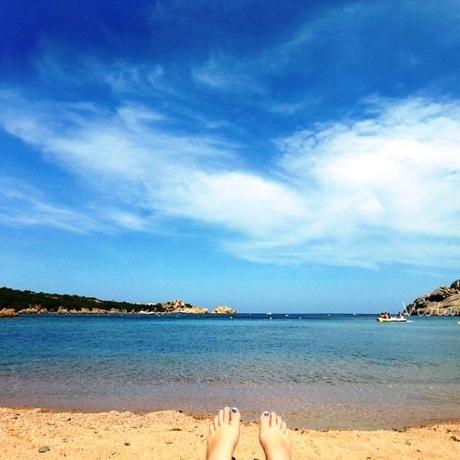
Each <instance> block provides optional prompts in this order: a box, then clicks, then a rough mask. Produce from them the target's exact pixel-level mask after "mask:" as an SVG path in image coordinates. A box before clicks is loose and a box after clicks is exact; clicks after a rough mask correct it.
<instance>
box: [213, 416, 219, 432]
mask: <svg viewBox="0 0 460 460" xmlns="http://www.w3.org/2000/svg"><path fill="white" fill-rule="evenodd" d="M217 428H219V416H218V415H216V416H215V417H214V429H216V430H217Z"/></svg>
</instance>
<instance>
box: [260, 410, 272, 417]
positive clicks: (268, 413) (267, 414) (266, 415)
mask: <svg viewBox="0 0 460 460" xmlns="http://www.w3.org/2000/svg"><path fill="white" fill-rule="evenodd" d="M262 415H263V416H264V417H268V416H269V415H270V412H268V410H266V411H265V412H264V413H263V414H262Z"/></svg>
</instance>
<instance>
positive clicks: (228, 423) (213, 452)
mask: <svg viewBox="0 0 460 460" xmlns="http://www.w3.org/2000/svg"><path fill="white" fill-rule="evenodd" d="M239 438H240V412H239V410H238V409H237V408H236V407H233V408H232V409H230V408H229V407H226V408H225V409H221V410H220V411H219V413H218V415H216V416H215V417H214V420H213V423H211V424H210V425H209V435H208V449H207V451H206V460H232V455H233V451H234V450H235V447H236V445H237V444H238V440H239Z"/></svg>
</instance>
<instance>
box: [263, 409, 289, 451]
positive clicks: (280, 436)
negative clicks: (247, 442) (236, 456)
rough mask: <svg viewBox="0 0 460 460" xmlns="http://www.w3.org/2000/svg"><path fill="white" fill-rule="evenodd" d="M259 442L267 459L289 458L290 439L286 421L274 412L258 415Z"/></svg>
mask: <svg viewBox="0 0 460 460" xmlns="http://www.w3.org/2000/svg"><path fill="white" fill-rule="evenodd" d="M259 438H260V444H261V445H262V448H263V449H264V452H265V457H266V459H267V460H290V459H291V440H290V439H289V432H288V429H287V427H286V423H285V422H284V421H283V419H282V418H281V417H280V416H279V415H276V413H275V412H264V413H263V414H262V416H261V417H260V433H259Z"/></svg>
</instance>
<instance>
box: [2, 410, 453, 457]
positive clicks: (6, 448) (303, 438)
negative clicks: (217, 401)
mask: <svg viewBox="0 0 460 460" xmlns="http://www.w3.org/2000/svg"><path fill="white" fill-rule="evenodd" d="M209 421H210V417H206V416H193V415H190V414H185V413H182V412H179V411H171V410H166V411H157V412H147V413H145V414H136V413H133V412H120V411H109V412H80V411H59V410H54V409H46V408H6V407H1V408H0V459H11V458H27V459H34V458H42V457H43V455H44V454H43V453H39V449H40V448H49V451H46V452H45V454H46V455H47V456H48V458H72V459H99V458H117V459H144V458H145V459H147V458H158V459H166V458H167V459H168V460H181V459H182V460H202V459H204V454H205V448H206V433H207V425H208V423H209ZM291 428H293V429H292V430H291V438H292V441H293V460H297V459H302V460H304V459H305V460H308V459H313V458H316V459H317V458H342V459H349V460H352V459H353V460H354V459H361V458H362V459H386V458H398V459H424V458H430V459H433V458H438V459H441V458H442V459H447V460H451V459H452V460H453V459H457V458H460V421H450V422H447V421H443V422H442V423H433V424H430V425H425V426H419V427H410V428H409V427H408V428H404V429H400V430H375V431H367V430H327V431H317V430H310V429H296V428H295V427H291ZM45 450H46V449H45ZM235 457H236V458H237V459H246V458H248V459H263V458H264V457H263V454H262V451H261V449H260V446H259V443H258V425H257V423H253V422H243V424H242V429H241V438H240V443H239V445H238V447H237V450H236V452H235Z"/></svg>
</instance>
